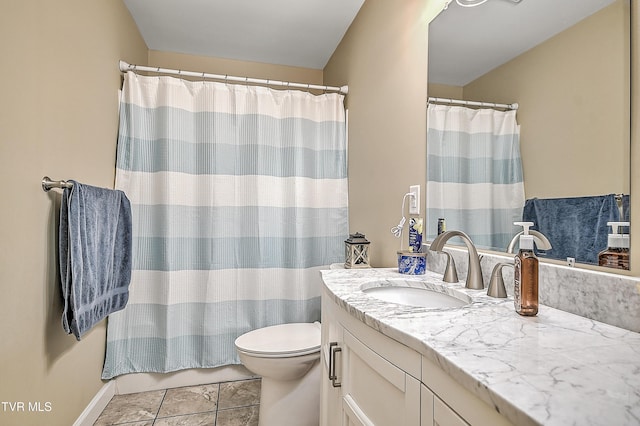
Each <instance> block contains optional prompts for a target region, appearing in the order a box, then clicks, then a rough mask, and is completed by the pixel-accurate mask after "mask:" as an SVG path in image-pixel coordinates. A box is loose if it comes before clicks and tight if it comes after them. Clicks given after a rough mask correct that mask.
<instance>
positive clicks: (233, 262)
mask: <svg viewBox="0 0 640 426" xmlns="http://www.w3.org/2000/svg"><path fill="white" fill-rule="evenodd" d="M346 237H347V235H343V236H329V237H311V238H277V237H276V238H274V237H270V238H262V237H244V238H161V237H137V238H134V239H133V269H137V270H152V271H183V270H200V271H201V270H215V269H243V268H293V269H297V268H311V267H314V266H321V265H328V264H331V263H336V262H343V261H344V240H345V238H346Z"/></svg>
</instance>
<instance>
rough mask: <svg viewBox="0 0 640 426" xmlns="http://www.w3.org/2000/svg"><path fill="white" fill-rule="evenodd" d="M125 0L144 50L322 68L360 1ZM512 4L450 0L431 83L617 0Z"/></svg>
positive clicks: (503, 55) (507, 55) (493, 61)
mask: <svg viewBox="0 0 640 426" xmlns="http://www.w3.org/2000/svg"><path fill="white" fill-rule="evenodd" d="M123 1H124V3H125V5H126V6H127V8H128V9H129V11H130V12H131V15H132V16H133V19H134V20H135V22H136V24H137V26H138V28H139V29H140V32H141V34H142V37H143V38H144V40H145V42H146V43H147V46H148V47H149V49H152V50H160V51H169V52H178V53H187V54H193V55H202V56H213V57H219V58H228V59H238V60H245V61H255V62H264V63H270V64H279V65H290V66H299V67H306V68H312V69H323V68H324V66H325V65H326V64H327V61H328V60H329V58H330V57H331V55H332V54H333V52H334V51H335V49H336V47H337V46H338V44H339V43H340V40H341V39H342V37H343V36H344V34H345V32H346V31H347V29H348V28H349V25H351V22H352V21H353V19H354V18H355V16H356V15H357V13H358V11H359V10H360V7H361V6H362V4H363V3H364V0H304V1H301V0H259V1H256V0H123ZM384 1H391V0H384ZM424 1H429V0H424ZM515 1H516V0H489V1H487V2H486V3H484V4H483V5H481V6H478V7H472V8H463V7H460V6H458V5H457V4H456V2H455V0H454V1H452V2H451V4H450V5H449V7H448V9H446V10H444V11H443V12H442V13H440V15H439V16H438V17H437V18H436V19H435V20H434V21H433V22H432V23H431V25H430V26H429V82H435V83H442V84H451V85H458V86H461V85H464V84H466V83H468V82H470V81H473V80H474V79H476V78H477V77H479V76H481V75H483V74H485V73H486V72H488V71H490V70H491V69H493V68H495V67H497V66H499V65H501V64H503V63H505V62H507V61H508V60H510V59H512V58H513V57H515V56H517V55H519V54H521V53H523V52H525V51H526V50H529V49H530V48H532V47H533V46H535V45H537V44H539V43H540V42H542V41H544V40H546V39H548V38H550V37H552V36H553V35H555V34H557V33H559V32H561V31H562V30H564V29H566V28H568V27H570V26H571V25H573V24H575V23H576V22H578V21H580V20H581V19H583V18H584V17H586V16H589V15H591V14H593V13H594V12H596V11H598V10H600V9H601V8H603V7H605V6H607V5H608V4H610V3H612V2H613V1H615V0H520V2H519V3H516V2H515Z"/></svg>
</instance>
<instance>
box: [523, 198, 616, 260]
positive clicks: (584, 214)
mask: <svg viewBox="0 0 640 426" xmlns="http://www.w3.org/2000/svg"><path fill="white" fill-rule="evenodd" d="M522 220H523V221H526V222H533V223H534V226H533V227H532V228H531V229H535V230H537V231H540V232H542V233H543V234H544V235H545V236H546V237H547V238H548V239H549V241H550V242H551V245H552V247H553V248H552V249H551V250H547V251H546V252H544V253H545V257H548V258H553V259H560V260H565V259H566V258H567V257H573V258H575V259H576V262H580V263H590V264H594V265H597V264H598V253H599V252H600V251H602V250H604V249H606V248H607V235H608V234H609V228H608V227H607V222H613V221H619V220H620V210H619V209H618V205H617V202H616V198H615V194H609V195H601V196H593V197H572V198H548V199H542V198H532V199H529V200H527V201H526V202H525V205H524V209H523V212H522Z"/></svg>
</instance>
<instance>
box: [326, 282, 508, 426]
mask: <svg viewBox="0 0 640 426" xmlns="http://www.w3.org/2000/svg"><path fill="white" fill-rule="evenodd" d="M324 291H325V292H326V291H327V290H326V289H324ZM321 362H322V369H323V373H322V385H321V386H322V388H321V405H320V407H321V410H320V425H321V426H356V425H357V426H365V425H366V426H373V425H378V426H387V425H388V426H396V425H403V426H413V425H415V426H427V425H429V426H431V425H434V426H435V425H439V426H463V425H492V426H501V425H508V424H510V423H509V422H508V421H507V419H506V418H504V417H503V416H501V415H500V414H499V413H498V412H496V411H495V410H493V409H492V408H491V407H489V406H488V405H487V404H486V403H484V402H483V401H481V400H480V399H478V398H477V397H476V396H475V395H473V394H471V393H470V392H469V391H467V390H466V389H464V388H463V387H462V386H460V385H459V384H458V383H457V382H455V381H454V380H453V379H452V378H451V377H449V376H448V375H447V374H446V373H445V372H444V371H442V370H441V369H440V368H439V367H438V366H437V365H435V364H434V363H432V362H431V361H429V360H428V359H427V358H425V357H423V356H422V355H421V354H420V353H418V352H417V351H415V350H413V349H411V348H409V347H407V346H405V345H403V344H401V343H399V342H397V341H395V340H393V339H391V338H389V337H387V336H385V335H383V334H382V333H380V332H378V331H376V330H374V329H373V328H371V327H369V326H367V325H366V324H364V323H363V322H361V321H359V320H357V319H355V318H354V317H352V316H350V315H349V314H348V313H347V312H346V311H344V310H343V309H341V308H340V307H339V306H338V305H337V304H336V303H335V302H334V301H333V299H331V298H330V297H329V296H328V295H327V294H323V298H322V356H321Z"/></svg>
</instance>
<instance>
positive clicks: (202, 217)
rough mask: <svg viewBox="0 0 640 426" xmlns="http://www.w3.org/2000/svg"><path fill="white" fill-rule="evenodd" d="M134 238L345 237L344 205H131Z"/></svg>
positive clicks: (346, 224) (346, 225)
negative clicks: (310, 206)
mask: <svg viewBox="0 0 640 426" xmlns="http://www.w3.org/2000/svg"><path fill="white" fill-rule="evenodd" d="M131 208H132V216H133V223H134V224H135V226H134V229H133V232H134V235H135V236H136V237H168V238H174V237H185V238H212V237H219V238H241V237H253V236H256V235H259V236H260V237H266V238H270V237H285V238H294V237H313V236H318V235H323V236H337V237H340V238H343V237H345V235H346V233H347V229H348V223H347V217H348V208H347V207H343V208H303V207H287V208H280V207H266V206H240V207H229V206H227V207H209V206H198V207H193V206H180V205H164V204H157V205H143V204H133V205H132V206H131Z"/></svg>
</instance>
